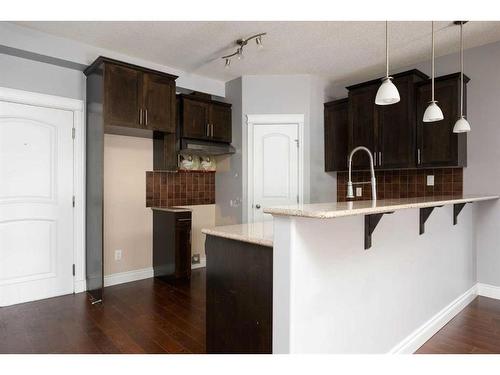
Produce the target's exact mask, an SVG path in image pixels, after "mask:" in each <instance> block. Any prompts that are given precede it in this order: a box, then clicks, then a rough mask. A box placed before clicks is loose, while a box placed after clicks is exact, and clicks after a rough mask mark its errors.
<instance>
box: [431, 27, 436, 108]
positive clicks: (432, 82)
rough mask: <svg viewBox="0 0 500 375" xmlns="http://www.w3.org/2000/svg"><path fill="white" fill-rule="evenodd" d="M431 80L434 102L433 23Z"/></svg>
mask: <svg viewBox="0 0 500 375" xmlns="http://www.w3.org/2000/svg"><path fill="white" fill-rule="evenodd" d="M431 70H432V73H431V74H432V80H431V86H432V100H431V101H432V102H434V76H435V74H434V21H432V68H431Z"/></svg>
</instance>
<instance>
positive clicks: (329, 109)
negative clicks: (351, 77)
mask: <svg viewBox="0 0 500 375" xmlns="http://www.w3.org/2000/svg"><path fill="white" fill-rule="evenodd" d="M348 109H349V102H348V100H347V98H346V99H340V100H335V101H333V102H329V103H325V110H324V112H325V113H324V115H325V122H324V126H325V172H333V171H343V170H346V169H347V142H348V137H347V132H348V129H347V128H348Z"/></svg>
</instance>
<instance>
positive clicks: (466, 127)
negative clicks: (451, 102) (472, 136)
mask: <svg viewBox="0 0 500 375" xmlns="http://www.w3.org/2000/svg"><path fill="white" fill-rule="evenodd" d="M466 132H470V124H469V121H467V120H466V119H465V117H464V116H461V117H460V118H459V119H458V120H457V122H455V126H454V127H453V133H466Z"/></svg>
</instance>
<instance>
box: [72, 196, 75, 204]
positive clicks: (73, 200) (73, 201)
mask: <svg viewBox="0 0 500 375" xmlns="http://www.w3.org/2000/svg"><path fill="white" fill-rule="evenodd" d="M72 203H73V207H75V196H74V195H73V199H72Z"/></svg>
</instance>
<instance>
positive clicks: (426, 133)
mask: <svg viewBox="0 0 500 375" xmlns="http://www.w3.org/2000/svg"><path fill="white" fill-rule="evenodd" d="M464 90H465V87H464ZM430 97H431V84H430V83H425V84H422V85H419V86H418V88H417V158H418V159H417V165H418V166H419V167H446V166H466V159H467V154H466V152H467V138H466V137H467V136H466V134H465V133H462V134H456V133H453V126H454V125H455V122H456V121H457V119H458V117H459V115H460V113H459V112H460V81H459V78H458V77H453V78H450V79H445V80H436V82H435V98H436V100H437V101H438V105H439V107H440V108H441V110H442V111H443V115H444V119H443V120H441V121H436V122H427V123H425V122H423V121H422V118H423V115H424V111H425V109H426V108H427V105H428V102H429V98H430ZM464 98H466V96H465V95H464Z"/></svg>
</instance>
